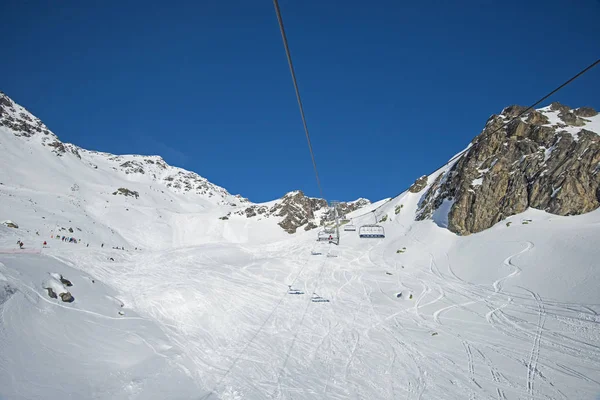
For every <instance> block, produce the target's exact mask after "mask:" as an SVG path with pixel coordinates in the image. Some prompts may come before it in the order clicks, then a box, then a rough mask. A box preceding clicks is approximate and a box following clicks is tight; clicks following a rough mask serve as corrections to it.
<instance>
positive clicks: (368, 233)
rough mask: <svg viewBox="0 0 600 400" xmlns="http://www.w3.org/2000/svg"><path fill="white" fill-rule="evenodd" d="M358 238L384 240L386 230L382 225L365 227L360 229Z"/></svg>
mask: <svg viewBox="0 0 600 400" xmlns="http://www.w3.org/2000/svg"><path fill="white" fill-rule="evenodd" d="M358 236H359V237H361V238H384V237H385V229H383V226H381V225H375V224H372V225H363V226H361V227H360V228H358Z"/></svg>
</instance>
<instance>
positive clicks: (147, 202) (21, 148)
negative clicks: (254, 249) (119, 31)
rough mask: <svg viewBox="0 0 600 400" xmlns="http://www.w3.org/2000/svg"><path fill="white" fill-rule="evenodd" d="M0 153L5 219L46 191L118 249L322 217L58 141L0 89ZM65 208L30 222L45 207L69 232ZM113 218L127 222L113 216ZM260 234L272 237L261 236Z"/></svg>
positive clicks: (236, 235) (145, 159)
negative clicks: (157, 232) (152, 229)
mask: <svg viewBox="0 0 600 400" xmlns="http://www.w3.org/2000/svg"><path fill="white" fill-rule="evenodd" d="M0 152H1V153H2V155H3V157H2V161H0V162H1V163H2V171H3V174H2V181H1V182H0V183H2V184H3V185H4V189H5V192H4V193H2V195H5V196H9V197H11V198H12V201H7V202H6V205H5V207H6V210H5V211H6V214H5V216H4V218H8V219H14V217H12V216H11V215H10V213H9V212H8V211H9V209H10V207H13V205H11V203H13V202H18V201H19V199H20V201H21V202H23V201H28V200H27V199H24V198H25V197H27V195H26V193H27V192H28V191H31V190H33V191H45V192H47V193H49V194H50V193H52V194H54V195H55V196H52V200H49V201H51V202H54V199H57V200H58V202H59V203H60V204H63V203H64V204H68V207H71V208H77V209H78V211H74V212H78V213H79V214H82V215H85V216H86V218H88V219H89V221H88V222H90V223H93V224H96V225H98V224H100V225H103V229H99V232H98V235H99V236H98V237H97V238H92V232H85V233H83V234H82V235H81V236H82V237H83V238H84V239H85V240H90V241H91V240H95V241H101V242H107V243H111V244H112V243H114V244H115V245H118V246H119V247H120V246H121V245H124V244H127V245H129V247H154V248H156V247H171V246H179V245H189V244H194V243H201V242H202V241H203V240H205V239H203V238H206V237H207V235H204V234H203V233H206V232H210V233H211V234H210V235H208V237H212V238H213V239H211V240H227V241H233V242H244V241H248V240H250V241H251V240H252V239H251V237H254V238H255V239H256V240H257V241H270V240H272V239H274V238H280V237H281V236H282V234H283V233H284V232H283V231H285V232H288V233H295V232H296V229H297V228H300V227H304V229H305V230H309V229H313V228H315V227H317V226H319V225H322V224H323V222H324V218H325V214H326V212H327V209H326V202H325V200H322V199H313V198H309V197H306V196H305V195H304V194H303V193H302V192H300V191H296V192H291V193H288V194H286V195H285V196H283V197H282V198H281V199H278V200H274V201H271V202H267V203H260V204H255V203H252V202H250V201H249V200H248V199H246V198H244V197H242V196H241V195H235V196H234V195H231V194H230V193H229V192H228V191H227V190H226V189H224V188H222V187H220V186H217V185H215V184H213V183H211V182H209V181H208V180H207V179H205V178H203V177H201V176H199V175H198V174H196V173H194V172H190V171H186V170H184V169H181V168H177V167H173V166H170V165H168V164H167V163H166V162H165V161H164V160H163V159H162V158H161V157H160V156H142V155H113V154H108V153H102V152H97V151H89V150H85V149H82V148H80V147H78V146H76V145H73V144H69V143H63V142H61V141H60V140H59V139H58V137H57V136H56V135H55V134H54V133H53V132H51V131H50V130H49V129H48V128H47V127H46V125H44V124H43V123H42V122H41V121H40V120H39V119H38V118H36V117H35V116H33V115H32V114H31V113H29V112H28V111H27V110H26V109H25V108H23V107H22V106H20V105H18V104H16V103H15V102H14V101H12V99H10V98H9V97H8V96H6V95H5V94H3V93H1V92H0ZM13 191H17V192H18V193H19V194H17V193H16V192H15V193H13ZM21 195H23V196H21ZM366 204H370V202H369V201H368V200H365V199H359V200H357V201H354V202H349V203H343V204H342V205H343V207H344V209H345V210H347V211H349V210H355V209H358V208H359V207H362V206H364V205H366ZM14 207H16V208H19V207H21V205H20V204H15V205H14ZM64 207H65V206H62V205H61V206H57V205H56V204H37V208H35V207H32V209H31V211H32V214H31V217H33V216H34V214H35V213H36V212H37V211H38V209H39V208H42V209H44V210H45V211H48V212H50V215H51V217H50V218H49V219H47V220H46V221H44V226H45V227H46V229H52V227H53V226H56V227H58V229H61V228H68V227H69V226H68V225H69V223H70V222H69V221H65V218H63V217H62V216H61V213H63V212H64V210H61V211H60V212H59V211H58V210H59V209H60V208H64ZM124 212H126V214H123V213H124ZM117 215H124V216H125V215H126V218H114V220H113V219H111V218H110V217H111V216H112V217H114V216H117ZM107 217H109V218H108V219H107ZM109 219H110V220H112V221H113V222H112V223H111V225H110V226H108V225H106V223H105V221H107V220H109ZM182 224H185V225H186V226H187V228H186V230H187V232H186V234H185V236H183V237H181V236H178V235H176V234H175V231H176V230H174V229H173V228H172V227H173V226H174V225H178V226H180V225H182ZM83 225H89V224H87V223H84V224H83ZM271 225H279V226H280V227H281V228H282V232H277V231H272V230H271V229H269V227H270V226H271ZM149 226H156V227H161V231H163V232H164V234H163V235H162V237H160V239H159V241H156V240H148V237H147V236H146V235H145V232H147V229H148V227H149ZM265 229H266V230H267V231H269V232H271V233H270V234H267V235H265V234H263V233H261V232H263V231H264V230H265ZM109 232H110V233H109ZM216 233H218V234H217V235H213V234H216ZM153 237H154V236H153Z"/></svg>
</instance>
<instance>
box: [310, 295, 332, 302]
mask: <svg viewBox="0 0 600 400" xmlns="http://www.w3.org/2000/svg"><path fill="white" fill-rule="evenodd" d="M310 301H312V302H313V303H329V300H328V299H325V298H323V297H321V296H318V295H316V294H313V297H312V298H311V299H310Z"/></svg>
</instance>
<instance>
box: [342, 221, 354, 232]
mask: <svg viewBox="0 0 600 400" xmlns="http://www.w3.org/2000/svg"><path fill="white" fill-rule="evenodd" d="M344 230H345V231H355V230H356V226H354V224H353V223H352V222H350V223H349V224H346V225H344Z"/></svg>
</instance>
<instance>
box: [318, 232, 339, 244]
mask: <svg viewBox="0 0 600 400" xmlns="http://www.w3.org/2000/svg"><path fill="white" fill-rule="evenodd" d="M333 236H335V233H334V232H327V230H322V231H320V232H319V233H318V235H317V240H318V241H319V242H321V241H328V240H329V238H330V237H331V238H332V237H333Z"/></svg>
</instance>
